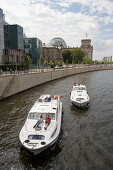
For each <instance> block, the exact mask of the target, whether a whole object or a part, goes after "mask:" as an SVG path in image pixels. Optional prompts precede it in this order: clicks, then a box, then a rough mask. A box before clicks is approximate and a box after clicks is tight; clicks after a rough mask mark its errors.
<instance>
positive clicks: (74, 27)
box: [0, 0, 113, 60]
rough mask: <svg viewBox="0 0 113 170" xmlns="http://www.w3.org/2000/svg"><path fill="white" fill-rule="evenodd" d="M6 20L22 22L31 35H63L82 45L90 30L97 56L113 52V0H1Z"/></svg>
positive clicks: (44, 39)
mask: <svg viewBox="0 0 113 170" xmlns="http://www.w3.org/2000/svg"><path fill="white" fill-rule="evenodd" d="M0 8H2V9H3V12H4V14H5V20H6V21H7V22H8V23H9V24H18V25H21V26H22V27H23V29H24V33H25V34H26V36H29V37H37V38H39V39H40V40H42V42H43V43H49V42H50V40H51V39H52V38H54V37H61V38H63V39H64V40H65V42H66V44H67V45H68V46H71V47H73V46H74V47H79V46H80V45H81V39H85V38H86V33H87V34H88V37H87V38H89V39H91V41H92V45H93V48H94V52H93V60H101V59H102V58H103V57H105V56H111V55H113V0H0Z"/></svg>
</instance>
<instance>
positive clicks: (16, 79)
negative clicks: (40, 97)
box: [0, 64, 113, 100]
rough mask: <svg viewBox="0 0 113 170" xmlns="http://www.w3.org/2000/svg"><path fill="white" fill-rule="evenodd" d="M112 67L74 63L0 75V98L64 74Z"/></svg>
mask: <svg viewBox="0 0 113 170" xmlns="http://www.w3.org/2000/svg"><path fill="white" fill-rule="evenodd" d="M111 69H113V65H112V64H107V65H82V64H81V65H76V66H74V67H73V68H65V69H57V70H53V69H43V70H42V71H41V70H38V72H37V71H33V70H32V71H30V72H27V73H20V74H7V75H5V74H4V75H1V76H0V100H2V99H5V98H7V97H9V96H11V95H14V94H17V93H19V92H22V91H24V90H27V89H29V88H32V87H35V86H37V85H40V84H43V83H46V82H49V81H52V80H56V79H59V78H62V77H65V76H70V75H74V74H80V73H85V72H90V71H101V70H111Z"/></svg>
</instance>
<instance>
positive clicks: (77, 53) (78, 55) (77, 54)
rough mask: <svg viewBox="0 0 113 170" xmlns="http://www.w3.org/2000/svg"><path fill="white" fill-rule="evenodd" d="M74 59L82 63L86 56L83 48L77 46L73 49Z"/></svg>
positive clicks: (75, 61)
mask: <svg viewBox="0 0 113 170" xmlns="http://www.w3.org/2000/svg"><path fill="white" fill-rule="evenodd" d="M71 55H72V61H73V62H74V63H77V64H78V63H79V64H80V63H82V61H83V57H84V56H85V52H84V51H82V50H81V48H75V49H72V50H71Z"/></svg>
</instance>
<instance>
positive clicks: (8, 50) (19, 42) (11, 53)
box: [3, 24, 24, 64]
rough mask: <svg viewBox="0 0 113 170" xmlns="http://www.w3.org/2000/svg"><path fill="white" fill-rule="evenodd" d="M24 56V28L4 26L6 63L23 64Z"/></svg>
mask: <svg viewBox="0 0 113 170" xmlns="http://www.w3.org/2000/svg"><path fill="white" fill-rule="evenodd" d="M23 55H24V45H23V28H22V27H21V26H19V25H17V24H15V25H8V24H5V25H4V57H3V58H4V63H5V64H8V63H12V64H13V63H17V62H18V63H21V62H22V58H23Z"/></svg>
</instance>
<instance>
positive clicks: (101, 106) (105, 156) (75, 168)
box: [0, 70, 113, 170]
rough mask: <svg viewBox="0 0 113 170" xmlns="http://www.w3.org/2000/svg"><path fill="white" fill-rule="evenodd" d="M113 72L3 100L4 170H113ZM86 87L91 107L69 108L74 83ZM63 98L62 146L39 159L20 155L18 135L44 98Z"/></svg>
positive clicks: (0, 148)
mask: <svg viewBox="0 0 113 170" xmlns="http://www.w3.org/2000/svg"><path fill="white" fill-rule="evenodd" d="M112 74H113V71H112V70H110V71H100V72H90V73H85V74H80V75H79V74H78V75H73V76H69V77H66V78H63V79H59V80H56V81H52V82H49V83H46V84H43V85H41V86H37V87H35V88H33V89H30V90H27V91H25V92H22V93H20V94H17V95H15V96H12V97H10V98H8V99H6V100H4V101H1V102H0V116H1V119H0V169H19V170H20V169H22V170H23V169H38V170H46V169H47V170H48V169H50V170H60V169H66V170H67V169H69V170H83V169H84V170H95V169H96V170H108V169H109V170H111V169H113V161H112V160H113V149H112V148H113V147H112V146H113V111H112V108H113V76H112ZM75 80H76V81H77V82H78V83H82V84H85V85H86V86H87V90H88V93H89V96H90V107H88V108H83V109H79V108H78V107H75V106H72V105H71V104H70V99H69V96H70V91H71V88H72V84H73V82H74V81H75ZM44 93H46V94H47V93H50V94H51V95H60V96H61V101H62V103H63V109H64V117H63V125H62V133H61V135H60V139H59V142H58V143H57V144H56V145H54V146H53V148H51V150H48V151H47V153H44V154H41V155H40V156H38V157H30V156H29V155H26V154H25V153H21V152H20V148H19V138H18V135H19V132H20V130H21V128H22V126H23V124H24V122H25V119H26V117H27V114H28V112H29V110H30V108H31V107H32V105H33V104H34V102H35V101H36V100H37V98H39V97H40V95H42V94H44Z"/></svg>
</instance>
